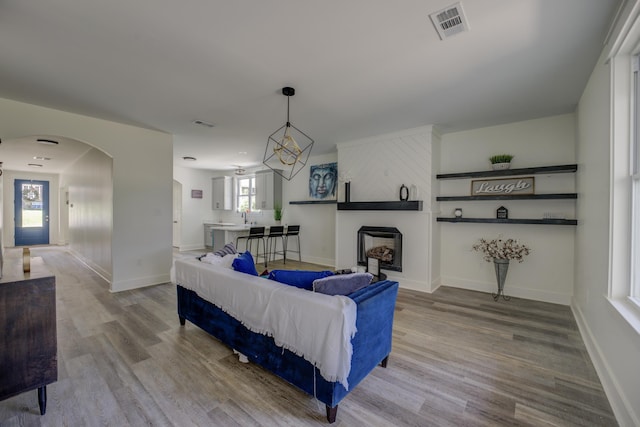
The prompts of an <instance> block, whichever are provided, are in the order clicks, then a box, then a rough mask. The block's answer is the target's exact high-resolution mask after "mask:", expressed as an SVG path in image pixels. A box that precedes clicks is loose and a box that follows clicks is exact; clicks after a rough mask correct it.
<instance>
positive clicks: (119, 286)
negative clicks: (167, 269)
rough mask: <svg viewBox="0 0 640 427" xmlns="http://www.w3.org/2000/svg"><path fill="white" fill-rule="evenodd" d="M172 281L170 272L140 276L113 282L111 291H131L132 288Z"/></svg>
mask: <svg viewBox="0 0 640 427" xmlns="http://www.w3.org/2000/svg"><path fill="white" fill-rule="evenodd" d="M165 283H168V284H170V283H171V275H170V274H160V275H156V276H147V277H139V278H136V279H130V280H120V281H117V282H112V283H111V292H112V293H113V292H121V291H130V290H132V289H138V288H145V287H147V286H154V285H161V284H165Z"/></svg>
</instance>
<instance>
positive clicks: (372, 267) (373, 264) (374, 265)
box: [367, 258, 380, 277]
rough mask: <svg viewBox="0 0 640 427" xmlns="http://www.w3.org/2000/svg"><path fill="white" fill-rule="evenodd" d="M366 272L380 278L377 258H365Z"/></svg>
mask: <svg viewBox="0 0 640 427" xmlns="http://www.w3.org/2000/svg"><path fill="white" fill-rule="evenodd" d="M367 271H368V272H369V273H371V274H373V275H374V276H376V277H378V276H380V260H379V259H378V258H367Z"/></svg>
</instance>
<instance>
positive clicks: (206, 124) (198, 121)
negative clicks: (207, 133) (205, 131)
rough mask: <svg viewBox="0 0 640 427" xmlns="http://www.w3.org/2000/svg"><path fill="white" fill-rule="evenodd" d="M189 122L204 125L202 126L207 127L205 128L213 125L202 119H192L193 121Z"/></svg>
mask: <svg viewBox="0 0 640 427" xmlns="http://www.w3.org/2000/svg"><path fill="white" fill-rule="evenodd" d="M191 123H193V124H195V125H200V126H204V127H207V128H212V127H214V125H213V124H211V123H207V122H205V121H204V120H194V121H193V122H191Z"/></svg>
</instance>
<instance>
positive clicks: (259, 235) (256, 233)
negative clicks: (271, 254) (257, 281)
mask: <svg viewBox="0 0 640 427" xmlns="http://www.w3.org/2000/svg"><path fill="white" fill-rule="evenodd" d="M240 239H243V240H245V239H246V242H245V246H244V250H245V251H246V250H248V251H249V252H251V247H252V244H253V241H255V240H257V241H258V242H257V243H258V248H257V249H256V256H255V261H256V264H257V263H258V257H259V256H260V242H262V258H264V266H265V267H266V266H267V251H266V245H265V243H264V227H251V228H250V229H249V235H247V236H238V237H236V248H238V242H239V241H240Z"/></svg>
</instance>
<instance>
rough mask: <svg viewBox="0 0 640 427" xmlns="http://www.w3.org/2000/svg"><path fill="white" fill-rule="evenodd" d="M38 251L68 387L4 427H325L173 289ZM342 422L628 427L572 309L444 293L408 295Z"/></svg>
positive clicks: (30, 399)
mask: <svg viewBox="0 0 640 427" xmlns="http://www.w3.org/2000/svg"><path fill="white" fill-rule="evenodd" d="M12 251H14V249H9V250H8V251H7V252H6V255H7V256H13V252H12ZM32 255H33V256H41V257H42V258H43V259H44V260H45V262H46V263H47V264H48V265H49V266H50V267H51V268H52V270H53V271H54V272H55V275H56V282H57V317H58V324H57V329H58V381H57V382H56V383H54V384H52V385H50V386H48V387H47V391H48V404H47V413H46V414H45V415H44V416H40V415H39V411H38V402H37V395H36V391H32V392H27V393H24V394H21V395H19V396H16V397H13V398H11V399H7V400H4V401H2V402H0V425H1V426H98V425H100V426H127V425H132V426H140V425H153V426H191V425H199V426H218V425H219V426H247V425H252V426H281V425H289V426H314V425H316V426H320V425H325V426H326V425H328V424H327V422H326V420H325V416H324V405H322V404H320V403H318V402H316V401H314V399H313V397H311V396H308V395H306V394H305V393H303V392H301V391H299V390H298V389H296V388H295V387H293V386H291V385H289V384H288V383H286V382H284V381H283V380H281V379H279V378H278V377H276V376H275V375H272V374H271V373H269V372H267V371H265V370H263V369H262V368H260V367H258V366H256V365H253V364H241V363H239V362H238V360H237V357H236V356H234V355H233V354H232V352H231V350H230V349H229V348H227V347H225V346H224V345H222V344H220V343H219V342H218V341H216V340H215V339H214V338H212V337H210V336H209V335H208V334H206V333H205V332H203V331H201V330H200V329H198V328H197V327H195V326H194V325H192V324H190V323H189V322H187V325H186V326H184V327H181V326H180V325H179V323H178V317H177V314H176V295H175V294H176V291H175V286H173V285H172V284H165V285H158V286H153V287H149V288H145V289H140V290H134V291H127V292H121V293H116V294H112V293H110V292H109V290H108V287H107V285H106V284H105V283H104V282H103V281H102V280H101V279H100V278H99V277H98V276H97V275H95V274H94V273H93V272H91V271H90V270H88V269H86V268H84V267H83V265H82V264H81V263H79V262H78V261H77V260H76V259H75V258H73V257H72V256H71V255H70V254H68V253H67V252H66V251H65V250H64V249H63V248H45V247H43V248H34V249H32ZM176 256H188V254H179V255H176ZM281 266H282V265H278V266H277V265H276V264H270V265H269V269H274V268H280V267H281ZM287 267H288V268H308V267H309V265H302V266H301V265H299V264H298V263H297V262H295V261H288V262H287ZM316 267H317V266H316ZM0 369H2V367H0ZM334 425H335V426H391V425H395V426H549V425H552V426H615V425H617V424H616V421H615V419H614V417H613V415H612V412H611V408H610V406H609V404H608V401H607V399H606V397H605V395H604V392H603V390H602V387H601V385H600V382H599V380H598V377H597V375H596V373H595V370H594V368H593V366H592V364H591V361H590V359H589V356H588V354H587V352H586V349H585V347H584V344H583V342H582V340H581V337H580V334H579V332H578V330H577V326H576V323H575V321H574V319H573V316H572V314H571V311H570V309H569V308H568V307H565V306H560V305H554V304H547V303H541V302H535V301H529V300H523V299H518V298H513V299H512V300H511V301H510V302H504V301H500V302H498V303H496V302H494V301H493V299H492V298H491V295H489V294H484V293H480V292H473V291H466V290H460V289H454V288H446V287H443V288H441V289H439V290H438V291H436V292H435V293H433V294H431V295H429V294H423V293H418V292H412V291H408V290H404V289H401V290H400V293H399V296H398V302H397V308H396V314H395V323H394V341H393V352H392V354H391V357H390V358H389V364H388V367H387V368H386V369H384V368H380V367H379V368H376V369H375V370H374V371H373V372H372V373H371V374H370V375H369V376H368V377H367V378H366V379H365V380H364V381H363V382H362V383H361V384H360V385H358V387H356V388H355V389H354V390H353V391H352V392H351V393H350V394H349V395H348V396H347V397H346V398H345V399H344V400H343V401H342V402H341V403H340V406H339V410H338V417H337V421H336V423H335V424H334Z"/></svg>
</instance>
